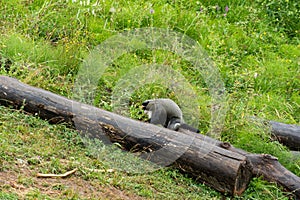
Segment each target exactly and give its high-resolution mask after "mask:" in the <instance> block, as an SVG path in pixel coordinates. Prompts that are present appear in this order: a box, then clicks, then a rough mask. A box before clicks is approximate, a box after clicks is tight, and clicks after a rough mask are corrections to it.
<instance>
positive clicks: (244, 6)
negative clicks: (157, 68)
mask: <svg viewBox="0 0 300 200" xmlns="http://www.w3.org/2000/svg"><path fill="white" fill-rule="evenodd" d="M81 2H82V4H80V1H76V2H73V1H72V0H69V1H63V0H60V1H50V0H45V1H42V0H37V1H30V0H24V1H17V0H13V1H8V2H4V1H3V2H0V33H1V37H0V74H1V75H7V76H11V77H15V78H17V79H19V80H21V81H22V82H25V83H28V84H30V85H33V86H37V87H40V88H43V89H46V90H49V91H51V92H54V93H57V94H60V95H64V96H66V97H69V98H72V97H73V87H74V83H75V82H76V78H77V76H76V75H77V73H78V71H79V69H80V68H81V67H82V66H83V62H84V60H85V59H86V58H87V56H88V55H89V53H90V52H92V50H93V49H94V48H95V47H96V46H97V45H99V44H102V42H104V41H105V40H107V39H109V38H110V37H112V36H115V35H116V34H117V33H118V32H121V31H123V30H135V29H136V28H147V27H159V28H165V29H170V30H174V31H177V32H180V33H182V34H186V35H187V36H189V37H190V38H192V39H193V40H195V41H197V42H198V43H199V44H200V45H201V46H202V47H203V49H204V50H205V51H206V52H207V53H208V55H209V56H210V58H211V59H212V60H213V61H214V63H215V65H216V67H217V68H218V69H219V71H220V74H221V77H222V80H223V82H224V85H225V88H226V91H227V92H228V97H227V103H228V106H229V110H228V112H227V115H226V120H225V125H224V129H223V131H222V135H221V136H222V137H221V138H222V140H224V141H228V142H231V143H232V144H234V145H235V146H237V147H240V148H243V149H245V150H247V151H250V152H255V153H269V154H272V155H274V156H277V157H278V158H279V160H280V162H281V163H282V164H283V165H284V166H285V167H287V168H288V169H289V170H291V171H292V172H293V173H295V174H297V175H300V170H299V169H300V168H299V164H300V160H299V159H297V158H296V159H295V158H292V157H291V155H290V154H289V152H288V150H287V149H286V148H285V147H283V146H282V145H281V144H279V143H278V142H275V141H272V140H271V136H270V132H269V129H268V127H264V126H263V125H262V124H261V123H259V122H258V121H255V120H254V121H253V120H250V117H252V116H257V117H259V118H261V119H268V120H275V121H279V122H284V123H290V124H299V123H300V118H299V116H300V90H299V88H300V76H299V74H300V71H299V69H300V67H299V62H300V60H299V58H300V48H299V47H300V44H299V30H300V28H299V20H298V18H299V17H298V18H297V16H299V10H300V9H299V4H297V2H296V1H295V0H289V1H285V0H282V1H281V0H280V1H274V0H256V1H251V2H250V1H246V2H245V1H231V0H226V1H217V0H214V1H187V0H180V1H169V0H163V1H161V0H153V1H152V2H151V3H150V2H148V1H139V2H136V1H131V0H121V1H91V2H90V4H87V2H88V1H87V0H85V1H81ZM226 6H228V7H229V11H228V12H226V11H225V7H226ZM150 10H153V11H154V12H153V13H151V12H150ZM224 14H226V15H224ZM153 64H160V65H164V67H168V68H170V69H173V70H175V71H176V72H177V73H179V74H180V75H182V77H184V79H185V81H186V82H187V83H189V84H190V87H191V88H192V89H193V91H194V92H195V94H196V96H197V98H190V97H189V96H187V97H188V98H187V100H185V102H184V103H187V105H192V104H194V103H195V104H196V105H197V106H198V108H199V111H197V109H194V108H188V109H187V111H188V112H191V113H193V114H192V115H193V116H197V117H196V120H197V122H199V128H200V130H201V133H204V134H205V133H206V132H207V130H208V129H209V126H210V120H211V113H210V109H211V107H212V103H213V102H212V99H211V97H210V93H209V91H208V90H209V88H208V83H205V79H204V78H203V77H202V75H201V73H200V72H199V71H197V70H195V68H194V66H193V65H192V63H190V62H189V61H187V60H186V59H185V58H184V57H181V56H180V55H176V54H175V53H174V52H169V51H166V50H161V49H160V50H158V49H157V50H155V49H154V50H149V49H148V50H143V49H139V50H135V51H131V52H128V53H126V54H124V55H122V56H120V57H118V58H116V59H115V60H113V62H112V63H110V65H109V66H108V68H107V69H106V70H105V71H104V72H103V75H102V77H101V79H100V80H99V82H98V83H97V88H96V90H95V100H93V103H94V105H96V106H99V107H102V108H104V109H107V110H110V111H114V108H115V107H114V106H115V105H113V104H112V99H111V98H112V96H114V95H115V93H114V92H116V90H117V87H116V86H118V84H120V83H124V82H121V80H129V82H125V84H124V85H126V86H128V87H129V86H131V83H132V82H134V81H136V82H137V84H140V85H138V87H136V88H135V89H134V91H133V92H132V93H130V94H129V100H128V104H127V105H126V107H127V108H128V109H127V110H126V112H125V115H127V116H130V117H131V118H135V119H145V116H144V115H143V114H141V110H140V108H139V105H140V103H141V102H142V101H143V100H145V99H148V98H157V97H169V98H172V99H174V100H175V101H176V102H180V100H182V99H183V97H185V96H186V95H185V94H184V93H183V92H182V93H180V94H178V92H177V93H176V91H174V90H173V89H174V88H172V87H166V84H165V83H167V82H163V81H161V82H156V83H149V82H146V81H147V80H140V79H139V78H137V80H135V79H132V78H133V77H134V73H135V72H136V73H138V74H142V72H141V71H134V70H135V69H139V68H137V67H138V66H143V65H148V66H149V65H150V66H151V65H153ZM141 69H142V68H141ZM128 77H129V78H128ZM133 80H134V81H133ZM157 80H161V79H158V78H157ZM130 81H131V82H130ZM167 81H169V80H167ZM172 81H173V82H174V83H177V82H176V81H175V80H172ZM212 81H213V80H212ZM145 82H146V83H147V84H144V83H145ZM179 83H180V82H179ZM178 86H182V85H180V84H179V85H178ZM178 86H177V87H178ZM128 91H129V90H128ZM128 91H125V93H124V94H127V93H126V92H128ZM179 91H183V90H179ZM87 95H88V94H87ZM117 96H118V94H117ZM192 100H193V101H192ZM0 113H1V115H0V118H1V120H0V142H1V146H0V150H1V151H0V162H1V166H0V171H1V172H0V173H5V174H6V175H9V173H12V175H11V177H14V176H16V178H17V182H16V184H19V185H22V186H23V187H25V189H22V192H20V191H19V192H18V191H17V190H16V189H15V188H14V187H13V186H11V184H8V183H5V184H3V186H2V182H1V190H0V191H1V192H0V199H17V196H18V197H19V198H25V199H85V198H84V197H83V196H82V195H81V194H80V191H79V190H76V189H75V190H74V189H72V188H71V187H70V185H69V184H70V183H63V182H60V183H57V184H56V185H55V184H53V183H52V182H46V183H43V184H42V185H41V184H38V182H39V180H37V179H35V178H34V173H37V172H43V173H64V172H66V171H68V170H71V169H73V168H75V167H76V168H78V169H79V170H78V171H77V172H76V177H78V178H79V179H80V180H82V181H86V182H84V184H89V185H90V186H91V187H92V186H95V184H97V185H100V186H101V187H102V188H97V189H98V190H99V191H101V190H103V191H107V190H108V189H107V188H109V187H115V188H117V189H118V190H120V191H122V192H125V191H126V195H129V196H130V195H133V196H131V197H136V196H140V197H144V198H148V199H166V198H169V199H211V198H215V199H220V198H221V194H219V193H218V192H215V191H214V190H212V189H209V188H208V187H206V186H204V185H202V184H199V183H197V182H196V181H194V180H192V179H190V178H188V177H186V176H185V175H182V174H180V173H179V172H178V171H176V170H174V169H172V168H166V169H161V170H158V171H155V172H153V173H147V174H138V175H131V174H127V173H124V172H119V171H118V172H114V173H96V172H91V171H88V170H86V168H92V169H108V168H110V167H111V160H109V159H108V160H105V159H104V160H101V159H99V158H98V157H97V156H95V155H94V153H95V152H93V151H92V149H90V148H88V147H87V146H86V145H85V143H84V142H83V141H82V138H80V137H79V136H78V135H77V133H76V132H75V131H72V130H70V129H68V128H66V127H65V126H64V125H49V124H48V123H47V122H44V121H43V120H41V119H38V118H37V117H33V116H28V115H26V114H24V113H23V112H22V111H16V110H11V109H9V108H4V107H0ZM99 152H100V155H101V153H102V154H104V153H105V152H106V151H105V149H101V148H100V150H99ZM112 156H116V157H118V156H119V157H120V155H118V153H117V152H116V154H113V155H112ZM121 157H122V155H121ZM129 157H130V156H129ZM22 162H24V163H25V164H24V165H22ZM24 169H26V173H24V174H23V175H22V173H23V171H22V170H24ZM47 187H51V188H52V189H51V191H56V192H54V193H55V194H52V195H51V194H48V193H45V192H44V188H47ZM101 194H102V195H104V196H105V194H106V197H107V198H110V197H111V196H109V194H108V193H104V194H103V193H101ZM98 195H99V194H98ZM90 198H91V199H93V198H94V199H97V194H91V196H90ZM114 198H116V196H114ZM235 198H237V199H288V196H287V194H285V193H284V192H283V190H281V188H278V187H277V186H276V185H274V184H269V183H266V182H264V181H262V180H261V179H259V178H257V179H254V180H253V181H252V182H251V184H250V185H249V188H248V189H247V190H246V191H245V193H244V194H243V195H242V196H241V197H235Z"/></svg>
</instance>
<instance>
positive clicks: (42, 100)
mask: <svg viewBox="0 0 300 200" xmlns="http://www.w3.org/2000/svg"><path fill="white" fill-rule="evenodd" d="M0 104H2V105H6V106H14V107H16V108H20V107H22V108H23V109H24V110H25V111H27V112H30V113H34V114H37V115H39V116H40V117H41V118H43V119H47V120H48V121H49V122H51V123H59V122H66V123H68V124H70V125H71V126H73V127H74V128H76V129H78V130H80V131H83V132H84V133H88V134H89V136H90V137H93V138H99V139H101V140H102V141H105V142H109V141H112V142H115V141H117V142H118V143H120V144H121V145H122V146H123V147H124V148H125V149H127V150H132V149H133V148H134V149H138V150H142V151H144V152H148V153H142V154H141V157H142V158H144V159H147V160H150V161H152V162H154V163H156V164H165V163H169V164H171V163H172V162H173V158H178V159H177V160H176V161H175V162H174V163H173V165H174V166H176V167H178V168H179V169H180V170H182V171H185V172H186V173H188V174H191V175H192V176H194V177H196V178H197V179H199V180H200V181H202V182H205V183H206V184H207V185H209V186H211V187H213V188H215V189H216V190H218V191H221V192H224V193H229V194H232V195H236V194H237V195H239V194H241V193H242V192H243V191H244V190H245V189H246V187H247V185H248V183H249V181H250V179H251V177H252V176H253V175H254V176H261V175H262V176H263V177H264V178H265V179H266V180H269V181H272V182H273V181H275V182H276V183H278V184H279V185H281V186H283V187H284V188H285V189H286V190H287V191H291V192H293V193H294V194H295V195H296V196H297V197H298V198H300V191H299V189H300V179H299V177H297V176H296V175H294V174H293V173H291V172H289V171H288V170H287V169H285V168H284V167H283V166H281V165H280V163H279V162H278V161H277V160H276V159H275V158H274V157H272V156H269V155H257V154H250V153H247V152H245V151H243V150H240V149H236V148H234V147H232V146H231V145H230V144H228V143H222V142H220V141H217V140H214V139H212V138H209V137H207V136H203V135H201V134H196V133H192V132H189V131H185V130H181V131H182V132H175V131H171V130H169V129H164V128H160V127H157V126H154V125H152V124H147V123H143V122H140V121H136V120H132V119H129V118H126V117H123V116H120V115H117V114H114V113H111V112H108V111H105V110H101V109H98V108H95V107H93V106H89V105H86V104H82V103H79V102H76V101H72V100H70V99H67V98H65V97H62V96H59V95H56V94H53V93H51V92H48V91H45V90H42V89H39V88H35V87H32V86H29V85H26V84H23V83H21V82H19V81H18V80H16V79H13V78H9V77H6V76H0ZM161 150H163V151H161ZM152 152H156V153H152ZM170 158H171V159H170ZM169 159H170V160H169ZM272 170H273V171H272Z"/></svg>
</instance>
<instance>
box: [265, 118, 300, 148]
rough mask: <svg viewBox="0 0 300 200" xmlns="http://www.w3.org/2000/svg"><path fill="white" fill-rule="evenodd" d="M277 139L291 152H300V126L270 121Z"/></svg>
mask: <svg viewBox="0 0 300 200" xmlns="http://www.w3.org/2000/svg"><path fill="white" fill-rule="evenodd" d="M269 124H270V126H271V132H272V134H273V135H274V136H275V138H276V139H277V140H278V141H279V142H280V143H282V144H283V145H285V146H287V147H288V148H289V149H291V150H296V151H299V150H300V126H297V125H291V124H284V123H280V122H275V121H269Z"/></svg>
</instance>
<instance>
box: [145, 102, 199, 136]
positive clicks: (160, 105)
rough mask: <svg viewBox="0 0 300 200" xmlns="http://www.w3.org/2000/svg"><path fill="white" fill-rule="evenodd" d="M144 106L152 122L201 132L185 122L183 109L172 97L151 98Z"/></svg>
mask: <svg viewBox="0 0 300 200" xmlns="http://www.w3.org/2000/svg"><path fill="white" fill-rule="evenodd" d="M142 108H143V110H144V111H145V113H146V114H148V117H149V119H150V123H151V124H156V125H162V126H163V127H165V128H168V129H171V130H175V131H178V129H179V128H183V129H187V130H190V131H193V132H197V133H199V130H198V129H196V128H194V127H191V126H190V125H188V124H186V123H184V120H183V116H182V111H181V109H180V108H179V106H178V105H177V104H176V103H175V102H174V101H172V100H171V99H150V100H146V101H144V102H143V103H142Z"/></svg>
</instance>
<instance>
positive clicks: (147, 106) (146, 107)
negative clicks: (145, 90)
mask: <svg viewBox="0 0 300 200" xmlns="http://www.w3.org/2000/svg"><path fill="white" fill-rule="evenodd" d="M150 102H152V101H151V100H146V101H144V102H143V103H142V109H143V110H144V112H145V113H146V114H147V115H148V118H149V119H151V116H152V111H150V109H151V107H152V106H153V105H152V103H150Z"/></svg>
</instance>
